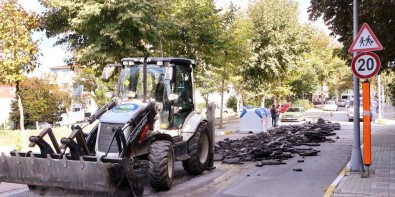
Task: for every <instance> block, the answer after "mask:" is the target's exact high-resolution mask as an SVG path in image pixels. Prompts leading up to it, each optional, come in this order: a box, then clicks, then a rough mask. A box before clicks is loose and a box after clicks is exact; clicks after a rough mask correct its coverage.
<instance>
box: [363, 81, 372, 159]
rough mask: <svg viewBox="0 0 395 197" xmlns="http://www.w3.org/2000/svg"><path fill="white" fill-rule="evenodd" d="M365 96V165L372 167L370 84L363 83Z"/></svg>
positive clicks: (367, 82)
mask: <svg viewBox="0 0 395 197" xmlns="http://www.w3.org/2000/svg"><path fill="white" fill-rule="evenodd" d="M362 91H363V92H362V94H363V95H362V96H363V164H364V165H365V166H370V165H371V164H372V150H371V148H372V146H371V125H370V118H371V111H370V82H369V81H364V82H363V83H362Z"/></svg>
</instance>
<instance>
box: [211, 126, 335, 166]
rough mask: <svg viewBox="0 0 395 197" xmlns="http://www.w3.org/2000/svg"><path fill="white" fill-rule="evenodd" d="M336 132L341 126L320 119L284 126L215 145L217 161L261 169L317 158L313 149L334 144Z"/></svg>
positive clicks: (316, 152) (317, 151) (316, 151)
mask: <svg viewBox="0 0 395 197" xmlns="http://www.w3.org/2000/svg"><path fill="white" fill-rule="evenodd" d="M335 130H340V124H339V123H331V122H330V121H326V120H324V119H322V118H320V119H318V121H317V123H311V122H307V123H304V124H301V125H288V126H281V127H278V128H273V129H271V130H269V131H268V132H262V133H258V134H252V135H248V136H246V137H243V138H241V139H236V140H230V139H229V138H226V139H224V140H223V141H218V142H217V143H216V146H215V161H222V162H223V163H227V164H241V163H243V162H246V161H253V162H256V164H255V166H257V167H262V166H264V165H280V164H286V163H285V162H283V161H284V160H287V159H289V158H293V157H294V155H295V154H299V155H300V156H303V157H305V156H317V155H318V153H319V152H320V151H319V150H316V149H314V148H313V147H317V146H320V143H323V142H335V141H334V140H333V139H332V138H330V136H335V135H336V133H334V131H335ZM298 162H304V160H303V159H302V160H298Z"/></svg>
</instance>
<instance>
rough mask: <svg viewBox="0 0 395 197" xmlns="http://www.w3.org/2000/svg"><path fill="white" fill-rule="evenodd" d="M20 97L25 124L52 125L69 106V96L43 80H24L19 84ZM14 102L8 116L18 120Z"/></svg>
mask: <svg viewBox="0 0 395 197" xmlns="http://www.w3.org/2000/svg"><path fill="white" fill-rule="evenodd" d="M20 97H21V99H22V100H23V101H24V103H23V105H24V109H25V111H24V113H25V114H26V120H27V122H26V123H34V122H36V123H37V124H36V126H37V128H38V122H39V121H43V122H49V123H53V122H55V121H56V120H58V118H59V117H60V115H61V114H62V113H63V112H65V109H66V108H67V107H69V106H70V96H69V95H68V94H67V93H65V92H62V91H60V90H59V88H58V87H57V86H56V85H51V84H49V82H48V81H46V80H44V79H38V78H31V79H25V80H23V81H22V82H21V84H20ZM15 102H17V101H16V100H14V101H13V103H14V104H13V105H12V107H13V110H12V112H11V114H10V116H11V119H12V120H14V121H16V120H18V116H19V113H15V112H16V111H18V109H17V108H14V107H15Z"/></svg>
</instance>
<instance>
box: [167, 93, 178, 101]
mask: <svg viewBox="0 0 395 197" xmlns="http://www.w3.org/2000/svg"><path fill="white" fill-rule="evenodd" d="M168 99H169V101H174V100H177V99H178V94H175V93H170V94H169V96H168Z"/></svg>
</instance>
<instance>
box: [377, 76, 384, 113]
mask: <svg viewBox="0 0 395 197" xmlns="http://www.w3.org/2000/svg"><path fill="white" fill-rule="evenodd" d="M377 97H378V99H377V105H378V109H379V117H378V118H379V120H381V119H383V115H382V114H381V112H382V110H381V108H382V105H381V99H382V98H381V75H379V76H378V77H377Z"/></svg>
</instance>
